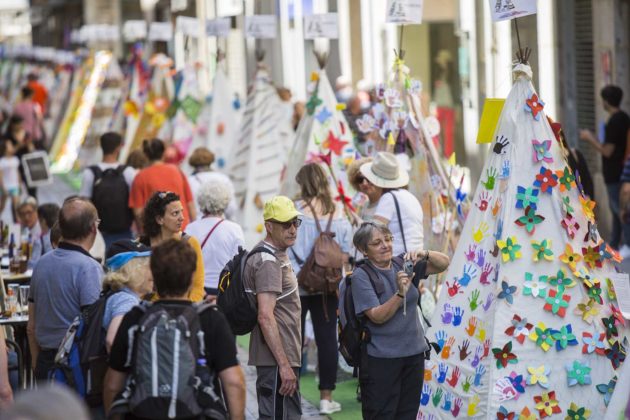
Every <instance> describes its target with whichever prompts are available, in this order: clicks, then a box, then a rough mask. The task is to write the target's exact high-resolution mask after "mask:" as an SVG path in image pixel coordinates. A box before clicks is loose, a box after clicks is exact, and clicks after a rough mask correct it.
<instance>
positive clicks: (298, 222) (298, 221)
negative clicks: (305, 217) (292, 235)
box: [270, 217, 302, 230]
mask: <svg viewBox="0 0 630 420" xmlns="http://www.w3.org/2000/svg"><path fill="white" fill-rule="evenodd" d="M270 222H271V223H275V224H277V225H280V226H282V228H283V229H285V230H288V229H291V226H294V227H296V228H299V227H300V225H301V224H302V219H298V218H297V217H296V218H295V219H293V220H289V221H288V222H278V221H277V220H270Z"/></svg>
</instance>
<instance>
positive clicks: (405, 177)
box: [360, 152, 409, 188]
mask: <svg viewBox="0 0 630 420" xmlns="http://www.w3.org/2000/svg"><path fill="white" fill-rule="evenodd" d="M360 171H361V174H362V175H363V176H364V177H365V178H366V179H367V180H368V181H370V182H371V183H372V184H374V185H376V186H377V187H380V188H400V187H404V186H405V185H407V184H409V174H408V173H407V171H405V170H404V169H401V168H400V164H399V162H398V159H396V156H394V155H393V154H392V153H388V152H379V153H377V155H376V157H375V158H374V160H373V161H372V162H368V163H366V164H364V165H361V168H360Z"/></svg>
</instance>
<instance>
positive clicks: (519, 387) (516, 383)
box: [507, 371, 527, 399]
mask: <svg viewBox="0 0 630 420" xmlns="http://www.w3.org/2000/svg"><path fill="white" fill-rule="evenodd" d="M507 378H508V379H509V380H510V382H512V386H513V387H514V389H515V390H516V392H518V393H519V394H524V393H525V385H527V384H526V383H525V378H523V375H519V374H517V373H516V372H514V371H512V372H511V373H510V376H508V377H507ZM518 397H519V396H518V395H516V399H518Z"/></svg>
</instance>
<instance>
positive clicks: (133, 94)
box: [119, 53, 147, 162]
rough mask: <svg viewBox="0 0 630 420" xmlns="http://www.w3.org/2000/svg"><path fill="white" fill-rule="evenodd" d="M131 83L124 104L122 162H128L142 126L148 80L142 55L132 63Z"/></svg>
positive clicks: (120, 157) (138, 54) (137, 54)
mask: <svg viewBox="0 0 630 420" xmlns="http://www.w3.org/2000/svg"><path fill="white" fill-rule="evenodd" d="M130 64H131V65H130V70H131V75H130V81H129V91H128V93H127V98H126V100H125V102H124V103H123V113H124V115H125V119H126V121H125V122H126V128H125V141H124V143H123V147H122V149H121V151H120V156H119V160H120V161H121V162H126V161H127V156H128V155H129V151H130V150H131V146H132V144H133V139H134V137H135V135H136V131H137V130H138V127H139V125H140V119H141V116H142V113H141V112H142V107H143V105H144V99H145V98H146V94H147V92H146V90H147V80H146V74H145V70H144V68H143V63H142V57H141V55H140V53H136V54H134V57H133V58H132V62H131V63H130Z"/></svg>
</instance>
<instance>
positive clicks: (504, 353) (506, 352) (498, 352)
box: [492, 341, 518, 369]
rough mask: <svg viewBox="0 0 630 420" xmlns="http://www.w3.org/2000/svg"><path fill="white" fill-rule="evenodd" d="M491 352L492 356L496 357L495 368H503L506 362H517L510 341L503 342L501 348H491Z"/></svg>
mask: <svg viewBox="0 0 630 420" xmlns="http://www.w3.org/2000/svg"><path fill="white" fill-rule="evenodd" d="M492 353H493V354H494V358H495V359H497V369H500V368H501V367H504V368H505V367H507V365H508V364H516V363H518V357H517V356H516V354H514V353H512V342H511V341H508V342H507V343H505V346H503V348H499V347H495V348H493V349H492Z"/></svg>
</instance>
